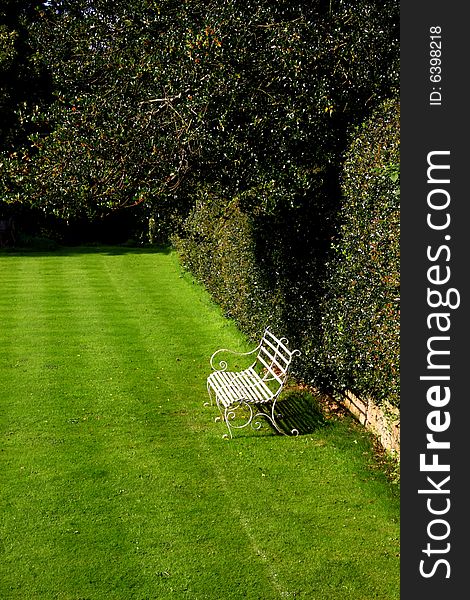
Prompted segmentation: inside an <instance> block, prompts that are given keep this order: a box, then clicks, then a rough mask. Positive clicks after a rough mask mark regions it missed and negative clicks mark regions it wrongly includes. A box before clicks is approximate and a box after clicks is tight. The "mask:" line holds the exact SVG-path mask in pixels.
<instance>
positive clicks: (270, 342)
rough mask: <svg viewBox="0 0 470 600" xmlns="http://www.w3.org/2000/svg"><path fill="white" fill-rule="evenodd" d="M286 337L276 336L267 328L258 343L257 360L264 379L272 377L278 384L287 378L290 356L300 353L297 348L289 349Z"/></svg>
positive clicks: (281, 383)
mask: <svg viewBox="0 0 470 600" xmlns="http://www.w3.org/2000/svg"><path fill="white" fill-rule="evenodd" d="M288 344H289V342H288V341H287V340H286V338H278V337H276V336H275V335H274V334H273V333H271V331H270V330H269V328H267V329H266V330H265V332H264V334H263V337H262V338H261V342H260V343H259V350H258V355H257V360H258V362H259V363H260V366H261V368H262V370H263V371H264V372H265V374H264V377H263V378H264V379H269V380H271V379H273V380H275V381H276V382H277V383H278V384H279V385H280V386H282V385H284V381H285V380H286V378H287V373H288V371H289V367H290V364H291V362H292V357H293V356H294V355H295V354H300V351H299V350H290V349H289V347H288Z"/></svg>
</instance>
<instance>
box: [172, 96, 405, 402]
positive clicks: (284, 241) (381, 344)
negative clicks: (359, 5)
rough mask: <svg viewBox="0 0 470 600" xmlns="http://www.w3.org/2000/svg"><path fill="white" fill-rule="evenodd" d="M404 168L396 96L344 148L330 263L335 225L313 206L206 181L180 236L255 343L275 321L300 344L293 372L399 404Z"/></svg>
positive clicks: (195, 268)
mask: <svg viewBox="0 0 470 600" xmlns="http://www.w3.org/2000/svg"><path fill="white" fill-rule="evenodd" d="M398 164H399V106H398V103H397V102H395V101H387V102H386V103H385V104H384V105H383V106H381V107H380V109H379V110H378V111H377V112H376V113H375V114H374V115H373V116H372V118H370V119H369V120H368V121H366V122H365V123H364V125H363V126H361V127H360V128H359V129H358V130H356V131H355V133H354V135H353V139H352V143H351V146H350V148H349V149H348V151H347V153H346V156H345V162H344V168H343V171H342V180H341V184H342V192H343V197H342V203H341V206H340V208H339V212H338V218H339V219H340V221H339V223H340V224H339V225H338V226H337V229H336V236H335V239H334V243H333V245H332V246H331V248H330V249H329V255H330V258H329V260H328V261H327V260H326V256H327V250H328V248H326V247H325V239H324V234H325V232H326V227H327V226H326V225H325V223H322V222H321V218H320V217H321V215H319V214H318V213H316V212H315V210H313V208H312V205H309V204H305V205H304V207H303V210H302V212H300V209H298V208H297V209H296V210H294V209H292V210H291V211H290V213H287V212H286V213H279V214H278V215H277V216H275V217H274V216H272V215H267V214H265V213H258V214H257V213H253V212H250V211H249V210H248V209H247V207H246V205H245V204H244V202H243V199H244V196H241V197H240V196H239V197H235V198H231V199H226V198H224V197H223V196H222V195H221V194H217V193H216V192H214V191H213V190H211V189H209V188H208V187H205V188H201V189H200V190H199V193H198V197H197V201H196V202H195V206H194V208H193V210H192V212H191V214H190V216H189V218H188V219H187V221H186V223H185V227H184V231H183V233H182V235H181V236H180V237H175V239H174V244H175V246H176V248H177V249H178V251H179V253H180V256H181V262H182V264H183V265H184V266H185V267H186V268H188V269H189V270H190V271H191V272H192V273H193V274H194V275H195V276H196V277H197V278H198V279H199V280H200V281H202V282H203V283H204V285H205V286H206V288H207V289H208V290H209V292H210V294H211V296H212V298H213V299H214V301H215V302H216V303H218V304H219V305H220V306H221V307H222V309H223V311H224V313H225V314H226V315H227V316H228V317H230V318H233V319H234V320H235V321H236V322H237V323H238V325H239V326H240V328H241V329H242V330H243V331H244V332H245V333H246V334H247V335H248V337H249V338H251V339H252V340H256V339H257V338H258V336H259V334H260V331H262V329H263V328H264V327H265V326H266V325H268V324H271V325H272V326H273V327H274V328H275V329H277V330H278V331H279V332H280V333H281V334H282V335H286V336H288V337H289V338H290V340H291V342H292V343H293V345H295V346H296V347H299V348H301V349H302V356H301V357H300V359H299V360H296V361H295V365H294V373H295V375H297V376H298V377H299V378H301V379H302V380H303V381H304V382H307V383H310V384H312V385H315V386H317V387H319V388H320V389H323V390H326V391H333V390H337V391H339V390H344V389H346V388H348V389H351V390H352V391H354V392H356V394H358V395H362V396H369V397H373V398H374V400H375V402H376V403H378V404H380V403H381V402H382V401H383V400H388V401H389V402H391V403H392V404H394V405H395V406H398V405H399V196H398V174H399V167H398ZM253 193H255V192H253ZM294 216H295V219H294V218H293V217H294ZM330 217H331V215H330ZM326 220H328V219H326ZM322 228H323V229H322Z"/></svg>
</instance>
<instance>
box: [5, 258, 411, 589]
mask: <svg viewBox="0 0 470 600" xmlns="http://www.w3.org/2000/svg"><path fill="white" fill-rule="evenodd" d="M0 283H1V291H0V309H1V313H0V314H1V326H0V377H1V379H0V381H1V387H0V432H1V445H0V485H1V488H0V514H1V529H0V535H1V537H0V598H2V599H5V600H16V599H18V600H19V599H21V600H28V599H31V600H43V599H44V600H52V599H58V600H85V599H86V600H121V599H122V600H124V599H126V600H149V599H152V600H165V599H167V598H168V599H171V598H175V599H180V598H181V599H184V598H188V599H191V600H206V599H207V600H211V599H214V600H220V598H224V599H231V598H233V599H239V598H249V599H260V600H270V599H278V598H306V599H309V600H328V599H332V600H333V599H335V600H336V599H347V600H355V599H358V600H359V599H361V600H371V599H383V600H394V599H398V598H399V558H398V552H399V539H398V538H399V498H398V494H397V490H396V489H395V487H394V486H393V485H391V484H389V483H388V482H387V480H386V478H385V477H384V475H383V474H382V473H381V472H380V470H377V469H376V468H375V466H376V464H375V462H374V453H373V449H372V445H371V442H370V439H369V437H368V436H367V435H366V433H365V432H364V431H363V430H362V429H360V428H359V427H358V426H356V425H355V424H354V423H353V422H352V421H351V420H349V419H345V420H343V421H329V422H328V424H327V425H326V426H324V427H320V426H319V427H318V428H316V429H311V430H310V432H309V433H305V434H304V435H301V436H299V437H298V438H289V437H283V436H278V435H274V434H273V432H272V431H271V430H270V429H269V428H268V427H267V426H266V427H265V428H264V429H263V430H262V431H259V432H253V431H252V430H251V429H250V430H243V431H241V432H237V434H236V437H235V438H234V439H233V440H231V441H227V440H224V439H222V435H223V434H224V433H225V426H224V424H223V423H214V417H215V416H216V412H215V411H216V409H215V408H214V407H212V408H208V407H204V406H203V404H204V402H205V401H206V400H207V396H206V388H205V380H206V376H207V374H208V367H209V363H208V361H209V357H210V355H211V354H212V352H213V351H214V350H216V349H217V348H219V347H229V348H233V349H236V350H247V349H250V346H249V345H247V343H246V341H245V340H244V339H243V337H242V336H241V335H240V334H239V332H238V331H237V330H236V328H235V327H234V325H233V324H232V323H231V322H228V321H227V320H225V319H224V318H223V317H222V315H221V314H220V311H219V309H218V308H217V307H215V306H214V305H212V304H211V303H210V301H209V299H208V297H207V295H206V293H205V292H204V290H202V289H201V288H200V286H198V285H197V284H195V283H194V282H193V281H192V280H191V278H189V277H188V276H186V275H184V274H183V273H182V272H181V270H180V268H179V266H178V262H177V258H176V256H175V255H174V254H173V253H167V252H157V251H150V250H128V249H122V248H95V249H71V250H63V251H58V252H55V253H52V254H41V253H38V254H25V255H20V254H8V255H6V254H4V255H0ZM281 333H282V332H281ZM281 402H282V400H281V401H280V403H281Z"/></svg>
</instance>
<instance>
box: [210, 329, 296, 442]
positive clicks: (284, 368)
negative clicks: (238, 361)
mask: <svg viewBox="0 0 470 600" xmlns="http://www.w3.org/2000/svg"><path fill="white" fill-rule="evenodd" d="M224 353H230V354H233V355H237V356H238V357H248V356H250V355H254V357H255V360H254V362H253V363H252V364H251V365H250V366H249V367H247V368H245V369H243V370H239V371H228V370H227V369H228V363H227V361H226V360H224V359H221V357H220V355H221V354H224ZM299 354H300V351H299V350H290V349H289V342H288V340H287V339H286V338H284V337H283V338H278V337H276V336H275V335H274V334H273V333H272V332H271V331H270V329H269V327H268V328H267V329H266V330H265V332H264V334H263V337H262V338H261V340H260V342H259V344H258V345H257V346H256V348H254V349H253V350H251V351H250V352H234V351H233V350H227V349H226V348H221V349H220V350H217V351H216V352H214V354H213V355H212V356H211V359H210V365H211V367H212V369H213V372H212V373H211V374H210V375H209V377H208V378H207V391H208V393H209V398H210V403H211V405H212V404H213V395H215V400H216V404H217V407H218V408H219V411H220V413H221V415H222V419H223V420H224V421H225V424H226V425H227V428H228V431H229V434H230V437H233V436H232V429H233V428H235V429H241V428H243V427H246V426H247V425H251V426H252V427H253V429H259V428H260V427H261V423H260V422H259V421H257V418H258V417H264V418H266V419H268V420H269V421H270V422H271V423H272V424H273V426H274V427H275V429H276V430H277V431H278V432H279V433H282V434H284V435H287V434H286V433H285V432H284V431H283V430H282V429H280V428H279V426H278V425H277V423H276V416H277V415H276V413H275V407H276V401H277V399H278V398H279V394H280V393H281V391H282V389H283V387H284V384H285V383H286V380H287V375H288V372H289V367H290V365H291V362H292V359H293V357H294V356H295V355H299ZM216 357H217V361H218V362H217V361H216ZM216 362H217V366H216ZM247 362H249V361H248V360H247ZM261 405H267V406H270V409H271V410H270V414H269V413H267V412H264V411H263V410H261V408H260V407H261ZM236 416H241V417H242V418H243V421H242V424H241V425H235V424H233V420H234V419H235V417H236ZM216 420H220V417H217V419H216ZM298 433H299V432H298V431H297V430H296V429H293V430H292V431H291V434H294V435H298Z"/></svg>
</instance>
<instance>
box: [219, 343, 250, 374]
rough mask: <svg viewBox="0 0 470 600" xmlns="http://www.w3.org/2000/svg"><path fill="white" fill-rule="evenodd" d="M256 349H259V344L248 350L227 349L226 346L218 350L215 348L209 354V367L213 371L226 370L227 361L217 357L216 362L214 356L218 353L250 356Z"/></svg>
mask: <svg viewBox="0 0 470 600" xmlns="http://www.w3.org/2000/svg"><path fill="white" fill-rule="evenodd" d="M258 350H259V345H258V346H256V348H253V350H250V352H236V351H235V350H229V349H227V348H221V349H220V350H216V351H215V352H214V354H213V355H212V356H211V359H210V365H211V367H212V369H213V370H214V371H226V370H227V367H228V363H227V361H226V360H220V359H217V361H218V362H217V361H216V360H215V358H216V356H217V355H218V354H221V353H227V354H232V355H234V356H250V354H254V353H255V352H257V351H258ZM216 362H217V364H218V366H215V364H216Z"/></svg>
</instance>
